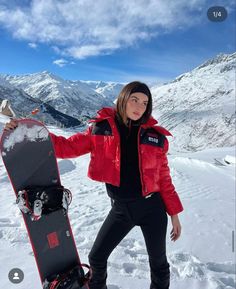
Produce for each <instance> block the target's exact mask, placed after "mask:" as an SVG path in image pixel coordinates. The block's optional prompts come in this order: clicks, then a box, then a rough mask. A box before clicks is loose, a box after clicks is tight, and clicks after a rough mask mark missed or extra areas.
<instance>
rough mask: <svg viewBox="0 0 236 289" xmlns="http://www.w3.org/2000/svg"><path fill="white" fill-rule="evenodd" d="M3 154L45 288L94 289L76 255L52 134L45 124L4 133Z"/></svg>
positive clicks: (22, 124) (30, 123) (25, 124)
mask: <svg viewBox="0 0 236 289" xmlns="http://www.w3.org/2000/svg"><path fill="white" fill-rule="evenodd" d="M0 151H1V155H2V159H3V163H4V165H5V167H6V170H7V173H8V176H9V179H10V182H11V184H12V187H13V189H14V192H15V194H16V197H17V202H18V204H21V206H20V208H21V211H22V215H23V218H24V222H25V226H26V229H27V232H28V235H29V239H30V242H31V245H32V249H33V252H34V257H35V260H36V264H37V267H38V271H39V275H40V279H41V282H42V285H43V288H45V289H52V288H53V289H54V288H60V289H89V286H88V279H89V274H90V271H89V272H87V274H85V273H84V270H83V266H85V267H87V268H88V266H87V265H84V264H81V262H80V258H79V255H78V252H77V249H76V245H75V240H74V237H73V233H72V230H71V226H70V222H69V218H68V214H67V210H66V209H65V204H63V202H64V203H65V198H64V197H65V195H64V191H65V190H64V189H63V187H62V185H61V181H60V176H59V172H58V166H57V161H56V156H55V151H54V147H53V143H52V140H51V138H50V134H49V131H48V130H47V128H46V127H45V126H44V124H43V123H41V122H39V121H36V120H33V119H21V120H19V121H18V126H17V128H15V129H14V130H11V131H6V130H4V131H3V134H2V137H1V140H0ZM62 192H63V193H62ZM42 196H43V197H42ZM67 197H68V195H67ZM48 200H49V201H48ZM55 200H56V201H55ZM22 202H23V204H22ZM63 205H64V206H63ZM87 271H88V270H87ZM75 279H77V281H75ZM73 280H74V281H73Z"/></svg>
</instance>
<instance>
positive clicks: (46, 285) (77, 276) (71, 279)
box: [43, 264, 92, 289]
mask: <svg viewBox="0 0 236 289" xmlns="http://www.w3.org/2000/svg"><path fill="white" fill-rule="evenodd" d="M83 267H86V268H87V269H88V270H89V271H88V272H87V273H86V274H85V273H84V269H83ZM91 275H92V273H91V269H90V267H89V266H88V265H86V264H81V265H77V266H75V267H74V268H73V269H71V270H69V271H67V272H65V273H61V274H57V275H56V276H52V277H51V278H48V279H45V281H44V282H43V289H83V288H84V285H85V284H87V283H88V282H89V280H90V279H91Z"/></svg>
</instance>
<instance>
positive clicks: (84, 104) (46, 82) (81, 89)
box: [2, 71, 112, 118]
mask: <svg viewBox="0 0 236 289" xmlns="http://www.w3.org/2000/svg"><path fill="white" fill-rule="evenodd" d="M2 77H3V78H4V79H5V80H7V81H8V82H9V83H11V84H14V85H15V86H17V87H19V88H21V89H23V90H24V91H25V92H27V93H28V94H29V95H31V96H32V97H34V98H40V99H41V100H42V101H44V102H46V103H48V104H50V105H51V106H53V107H54V108H55V109H57V110H59V111H61V112H63V113H65V114H68V115H70V116H73V117H76V118H78V117H80V116H89V115H94V113H95V112H96V110H98V109H100V108H101V107H102V106H109V105H110V104H111V103H112V102H111V101H109V100H107V99H105V98H104V97H103V96H102V95H100V94H99V93H97V92H96V91H95V90H93V89H91V88H90V87H89V86H88V85H86V83H83V82H80V81H70V80H64V79H62V78H60V77H59V76H56V75H54V74H52V73H50V72H47V71H43V72H41V73H33V74H26V75H21V76H17V75H16V76H11V75H2Z"/></svg>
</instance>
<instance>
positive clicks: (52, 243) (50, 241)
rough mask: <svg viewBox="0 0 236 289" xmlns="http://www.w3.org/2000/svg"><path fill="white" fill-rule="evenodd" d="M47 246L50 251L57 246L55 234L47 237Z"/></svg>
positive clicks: (57, 241)
mask: <svg viewBox="0 0 236 289" xmlns="http://www.w3.org/2000/svg"><path fill="white" fill-rule="evenodd" d="M47 239H48V244H49V247H50V248H51V249H53V248H55V247H57V246H59V240H58V237H57V232H53V233H50V234H48V235H47Z"/></svg>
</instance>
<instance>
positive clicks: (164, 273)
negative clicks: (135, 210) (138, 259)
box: [140, 195, 170, 289]
mask: <svg viewBox="0 0 236 289" xmlns="http://www.w3.org/2000/svg"><path fill="white" fill-rule="evenodd" d="M148 201H150V203H149V208H148V213H147V214H146V216H145V217H144V218H143V220H142V222H141V224H140V227H141V230H142V232H143V236H144V239H145V243H146V247H147V252H148V256H149V264H150V270H151V286H150V289H168V288H169V283H170V270H169V263H168V261H167V257H166V231H167V222H168V218H167V214H166V211H165V207H164V203H163V201H162V199H161V197H160V196H159V195H155V196H152V197H151V198H150V200H148Z"/></svg>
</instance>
